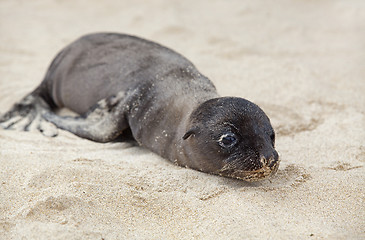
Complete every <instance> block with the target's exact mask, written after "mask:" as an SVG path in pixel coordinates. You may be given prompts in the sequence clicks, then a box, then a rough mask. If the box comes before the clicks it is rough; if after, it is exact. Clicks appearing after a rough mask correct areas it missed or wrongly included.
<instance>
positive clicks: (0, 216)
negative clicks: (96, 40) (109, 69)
mask: <svg viewBox="0 0 365 240" xmlns="http://www.w3.org/2000/svg"><path fill="white" fill-rule="evenodd" d="M99 31H115V32H123V33H129V34H134V35H138V36H142V37H145V38H148V39H152V40H154V41H157V42H159V43H161V44H164V45H166V46H169V47H171V48H173V49H175V50H177V51H178V52H180V53H182V54H183V55H185V56H186V57H187V58H189V59H190V60H191V61H192V62H194V63H195V64H196V66H197V67H198V69H200V71H201V72H202V73H204V74H205V75H207V76H208V77H209V78H210V79H211V80H212V81H213V82H214V83H215V85H216V86H217V88H218V91H219V93H220V94H221V95H233V96H239V97H244V98H247V99H249V100H251V101H253V102H255V103H257V104H259V105H260V106H261V107H262V108H263V109H264V110H265V111H266V112H267V114H268V115H269V117H270V118H271V120H272V123H273V125H274V128H275V129H276V132H277V144H276V145H277V150H278V152H279V153H280V156H281V159H282V163H281V166H280V168H279V171H278V173H277V175H276V176H275V177H273V178H271V179H270V180H265V181H263V182H257V183H247V182H243V181H239V180H232V179H227V178H222V177H218V176H212V175H208V174H204V173H200V172H197V171H194V170H190V169H185V168H181V167H178V166H175V165H173V164H170V163H169V162H168V161H167V160H164V159H162V158H161V157H159V156H157V155H155V154H153V153H151V152H150V151H148V150H147V149H143V148H141V147H138V146H136V145H134V144H133V143H131V142H115V143H107V144H99V143H94V142H91V141H88V140H85V139H80V138H78V137H76V136H74V135H72V134H70V133H67V132H64V131H61V132H60V135H59V136H58V137H56V138H48V137H45V136H43V135H41V134H40V133H37V132H18V131H5V130H2V129H1V130H0V239H365V168H364V166H365V94H364V92H365V65H364V63H365V4H364V1H362V0H358V1H356V0H351V1H350V0H349V1H332V0H328V1H326V0H321V1H302V0H295V1H289V0H287V1H285V0H280V1H270V0H267V1H242V0H237V1H233V0H232V1H212V0H209V1H198V0H185V1H171V0H136V1H126V0H124V1H111V0H103V1H97V0H88V1H86V0H84V1H66V0H58V1H45V0H34V1H33V0H32V1H25V0H24V1H20V0H2V1H1V2H0V112H2V113H4V112H5V111H6V110H7V109H9V108H10V107H11V105H12V104H13V103H14V102H16V101H18V100H20V99H21V98H22V97H23V96H24V95H25V94H27V93H28V92H30V91H31V90H33V89H34V88H35V87H36V86H37V85H38V84H39V83H40V81H41V80H42V78H43V76H44V74H45V71H46V69H47V67H48V65H49V63H50V61H51V60H52V58H53V57H54V56H55V54H56V53H57V52H58V51H59V50H60V49H61V48H62V47H63V46H65V45H66V44H68V43H70V42H71V41H73V40H74V39H76V38H78V37H79V36H81V35H83V34H86V33H90V32H99Z"/></svg>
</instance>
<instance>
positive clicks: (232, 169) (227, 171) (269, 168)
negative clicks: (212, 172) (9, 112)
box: [217, 159, 280, 182]
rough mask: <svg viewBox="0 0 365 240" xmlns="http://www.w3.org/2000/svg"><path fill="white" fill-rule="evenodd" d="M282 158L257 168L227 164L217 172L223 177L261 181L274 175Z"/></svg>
mask: <svg viewBox="0 0 365 240" xmlns="http://www.w3.org/2000/svg"><path fill="white" fill-rule="evenodd" d="M279 163H280V159H277V160H276V161H274V160H271V159H270V160H269V161H268V163H266V164H264V165H263V167H262V168H260V169H256V170H240V169H237V167H236V166H234V165H232V164H226V165H224V166H223V168H221V169H220V170H219V171H218V172H217V174H218V175H220V176H223V177H230V178H236V179H240V180H244V181H247V182H254V181H260V180H264V179H266V178H268V177H269V176H272V175H274V174H275V173H276V172H277V171H278V168H279Z"/></svg>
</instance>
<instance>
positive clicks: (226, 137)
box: [218, 133, 237, 148]
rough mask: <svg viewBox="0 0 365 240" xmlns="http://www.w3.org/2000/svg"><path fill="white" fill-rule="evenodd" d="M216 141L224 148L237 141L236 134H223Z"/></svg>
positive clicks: (231, 145)
mask: <svg viewBox="0 0 365 240" xmlns="http://www.w3.org/2000/svg"><path fill="white" fill-rule="evenodd" d="M218 143H219V145H220V146H221V147H224V148H230V147H233V146H234V145H236V143H237V138H236V135H235V134H234V133H226V134H223V135H222V136H221V137H220V138H219V140H218Z"/></svg>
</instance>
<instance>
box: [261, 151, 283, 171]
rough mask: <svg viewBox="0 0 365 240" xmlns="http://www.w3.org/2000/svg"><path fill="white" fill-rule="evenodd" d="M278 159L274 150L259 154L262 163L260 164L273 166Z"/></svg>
mask: <svg viewBox="0 0 365 240" xmlns="http://www.w3.org/2000/svg"><path fill="white" fill-rule="evenodd" d="M278 159H279V155H278V153H277V152H276V151H275V150H274V151H271V152H270V153H266V154H263V155H261V157H260V162H261V163H262V166H268V167H273V166H274V165H275V164H276V162H277V161H278Z"/></svg>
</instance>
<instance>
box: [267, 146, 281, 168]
mask: <svg viewBox="0 0 365 240" xmlns="http://www.w3.org/2000/svg"><path fill="white" fill-rule="evenodd" d="M278 160H279V154H278V152H277V151H275V150H274V152H273V155H272V157H271V158H270V162H269V167H273V166H274V165H275V164H276V163H277V162H278Z"/></svg>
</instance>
